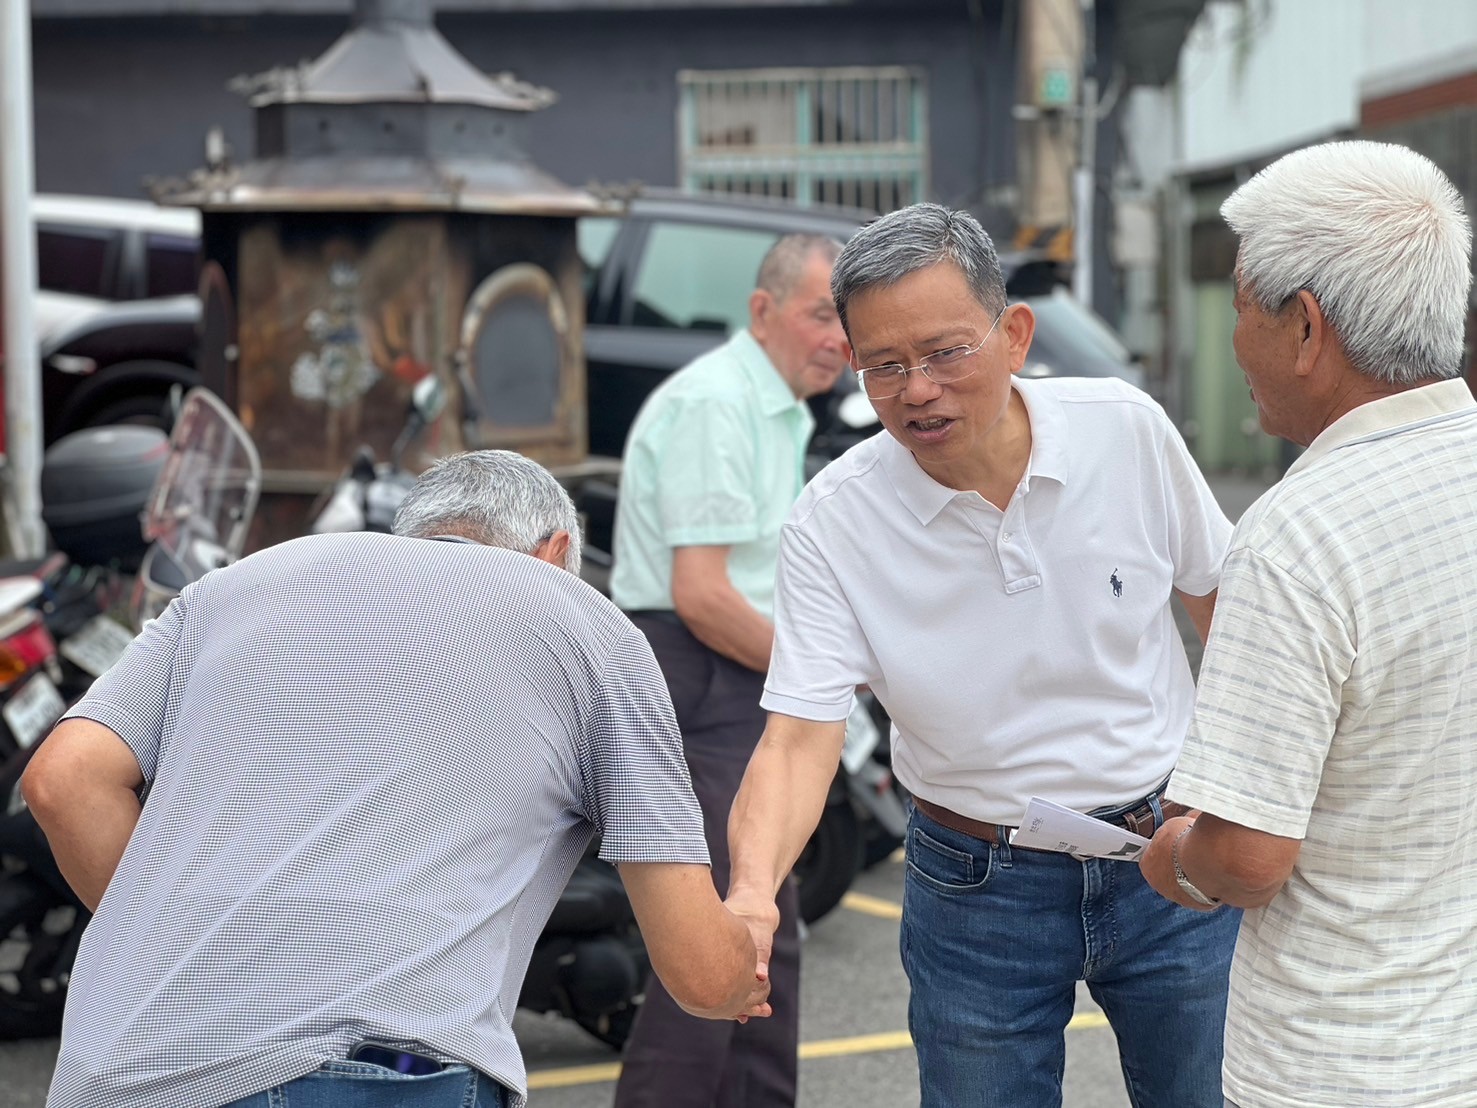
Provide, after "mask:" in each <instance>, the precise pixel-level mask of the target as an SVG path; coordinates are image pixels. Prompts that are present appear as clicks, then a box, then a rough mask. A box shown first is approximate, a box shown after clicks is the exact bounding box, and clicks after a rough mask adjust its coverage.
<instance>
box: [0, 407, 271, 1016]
mask: <svg viewBox="0 0 1477 1108" xmlns="http://www.w3.org/2000/svg"><path fill="white" fill-rule="evenodd" d="M135 431H137V432H141V433H142V434H143V435H145V436H152V438H149V439H148V441H145V439H144V438H142V437H140V438H138V439H137V441H136V442H135V441H133V440H130V438H129V435H131V434H133V433H134V432H135ZM84 436H86V438H84ZM68 439H71V440H75V441H73V442H72V443H71V444H70V445H69V446H67V449H66V451H63V455H64V456H63V459H62V464H61V465H60V470H61V472H62V473H63V474H64V477H65V479H66V482H65V487H66V488H68V489H74V488H77V489H83V490H85V489H87V488H89V487H90V488H94V489H95V488H97V487H98V485H99V483H102V484H104V485H105V486H106V482H107V481H108V480H111V481H112V483H113V486H114V487H113V488H112V490H111V491H112V492H114V493H117V492H119V491H120V490H119V487H118V482H119V480H120V479H122V480H125V481H127V480H135V481H136V479H137V478H138V476H139V474H141V473H146V474H151V475H152V477H151V481H152V488H151V489H150V491H149V492H148V494H147V495H138V496H134V495H132V492H131V490H130V489H122V493H123V494H124V495H122V496H121V497H117V496H110V497H107V498H105V499H104V503H103V504H102V505H101V507H100V508H99V507H98V506H95V505H83V507H84V508H86V510H85V511H74V512H65V511H63V512H62V513H61V515H60V517H59V521H58V519H57V517H54V518H53V519H52V520H48V526H49V527H50V529H51V531H52V535H53V538H54V539H56V541H57V542H58V545H64V546H65V547H67V550H66V552H65V553H63V554H59V555H56V556H53V557H52V558H51V559H49V560H47V561H46V562H43V563H41V564H40V565H39V566H36V567H34V568H33V569H32V570H31V572H32V576H31V577H30V578H29V581H30V583H29V584H26V585H25V586H24V589H21V588H20V587H19V586H18V585H16V583H15V582H14V581H0V612H3V613H5V615H0V631H3V630H4V629H5V628H7V627H11V626H12V625H13V626H15V628H16V631H15V633H14V635H15V637H17V638H18V639H20V641H22V642H25V643H27V644H29V646H30V649H31V654H30V655H24V654H23V653H22V651H20V650H19V649H18V650H17V651H16V652H15V657H17V658H23V657H24V658H31V659H34V660H35V661H36V664H35V665H34V666H31V667H30V668H29V669H28V670H27V671H26V672H25V673H22V674H20V675H19V676H17V677H16V678H15V680H14V681H13V682H12V684H11V685H7V686H6V690H7V691H8V690H9V689H10V688H12V687H14V688H16V689H18V690H19V692H18V693H17V697H16V698H11V697H7V704H6V706H7V707H9V704H10V703H13V702H14V701H15V700H16V699H17V698H18V697H20V696H21V695H22V694H23V693H24V690H25V689H31V688H34V687H36V685H37V682H38V679H39V680H40V681H41V682H43V684H42V685H41V686H40V687H41V688H43V689H45V688H46V686H47V685H50V686H51V692H50V693H43V694H36V693H31V694H29V695H30V697H31V698H32V703H30V704H27V705H25V706H24V707H23V708H20V709H17V710H16V711H15V712H3V711H0V714H3V715H4V716H5V722H6V724H7V727H6V729H5V733H4V737H3V739H0V743H5V744H7V745H6V746H5V749H4V751H3V754H4V755H5V756H4V760H3V764H0V798H3V802H4V808H3V812H0V1039H14V1038H25V1037H30V1036H49V1035H54V1034H56V1033H57V1031H58V1030H59V1029H60V1027H61V1018H62V1009H63V1007H64V1006H65V1003H66V990H67V984H68V979H69V976H70V973H71V968H72V964H73V962H74V961H75V959H76V955H77V949H78V946H79V944H80V943H81V940H82V933H83V931H84V930H85V929H86V926H87V923H88V920H89V919H90V918H91V916H90V915H89V913H88V912H87V910H86V908H85V907H84V906H83V905H82V903H81V902H80V901H78V900H77V898H76V897H75V895H74V894H73V893H72V890H71V888H70V887H69V886H68V885H67V882H66V881H65V879H64V878H63V877H62V875H61V872H60V870H59V869H58V868H57V865H56V862H55V860H54V859H53V857H52V855H51V849H50V847H49V845H48V844H47V842H46V837H45V835H43V834H42V832H41V829H40V828H39V827H38V826H37V825H36V821H35V819H34V818H33V817H32V816H31V813H30V811H29V810H28V809H27V807H26V803H25V800H24V798H23V797H22V796H21V793H20V778H21V774H22V773H23V772H24V770H25V767H26V765H27V763H28V762H29V760H30V758H31V757H32V756H33V755H34V753H35V751H36V750H37V749H39V748H40V746H41V745H42V743H44V741H45V738H44V736H45V735H46V734H47V733H48V732H49V731H50V729H51V727H52V725H53V724H54V723H55V721H56V719H57V718H58V717H59V716H60V715H61V714H62V712H63V711H64V710H65V705H66V704H67V703H70V702H72V701H74V700H75V699H76V698H77V697H78V696H80V695H81V694H82V693H83V692H85V691H86V689H87V687H88V686H89V685H90V684H91V682H92V681H93V680H94V679H95V678H96V677H97V676H99V675H101V674H102V673H103V672H105V671H106V670H107V668H108V667H109V666H110V665H112V663H113V662H114V661H116V660H117V658H118V657H119V656H120V655H121V654H122V652H123V650H124V649H126V648H127V645H128V643H129V642H130V641H131V640H132V637H133V632H134V631H135V630H136V629H137V628H138V627H141V626H142V623H143V621H144V620H146V619H148V618H151V617H152V616H153V615H157V614H158V613H159V612H160V611H162V610H163V608H164V605H166V604H167V603H168V602H169V599H170V598H172V597H173V595H175V594H176V593H177V592H178V591H179V590H180V589H182V588H183V587H184V585H186V584H188V583H189V582H190V581H192V580H194V579H195V578H197V577H199V576H202V575H203V574H204V573H205V572H206V571H208V570H209V569H213V568H215V567H216V566H217V565H221V564H224V563H225V562H228V561H230V560H232V559H234V558H235V557H237V556H239V555H240V553H241V550H242V548H243V546H244V544H245V540H246V527H247V524H248V523H249V521H250V518H251V514H252V511H253V510H254V507H255V502H256V492H257V489H259V487H260V479H261V477H260V464H259V463H258V462H257V461H256V451H255V448H254V447H253V446H252V444H251V440H250V439H249V438H247V437H246V434H245V432H244V431H242V430H240V426H239V424H237V423H236V421H235V417H234V416H232V415H231V414H230V412H229V411H228V410H227V409H226V408H225V406H224V405H223V404H221V403H220V401H219V400H217V399H216V398H215V397H214V395H212V394H210V393H207V392H205V391H204V390H200V389H197V390H195V391H194V392H192V393H190V394H189V396H187V397H186V398H185V400H184V403H183V405H182V406H181V407H180V409H179V413H178V416H177V419H176V423H175V430H174V434H173V436H171V438H170V439H169V441H168V445H167V453H166V454H164V455H163V456H161V455H160V452H159V451H158V450H157V449H156V448H157V447H162V446H163V445H164V442H165V440H164V437H163V435H162V434H160V433H159V432H157V431H152V430H148V429H144V428H137V429H135V428H105V429H96V430H89V431H82V432H78V433H77V434H76V435H75V436H69V437H68ZM68 439H64V440H60V441H59V442H58V443H57V444H55V446H54V447H53V449H57V448H59V447H63V445H64V444H67V443H68ZM156 439H157V441H155V440H156ZM120 444H121V446H122V447H123V448H126V449H128V450H129V451H130V455H129V456H130V457H133V458H135V459H140V458H145V457H147V460H148V464H147V465H145V466H141V467H133V468H132V471H131V472H128V473H124V474H123V475H122V477H121V478H120V467H119V466H118V464H117V458H116V454H117V451H118V450H119V449H120ZM110 455H112V457H111V459H110ZM69 459H70V461H78V460H82V461H84V462H85V464H84V465H80V466H79V465H72V464H69V461H68V460H69ZM52 463H53V458H52V454H51V451H48V455H47V463H46V464H47V466H48V467H50V466H51V465H52ZM124 468H127V467H124ZM102 470H106V471H107V474H106V476H105V477H102V478H100V477H99V476H98V473H99V471H102ZM45 489H46V481H45V479H44V477H43V497H44V496H45ZM120 504H121V505H122V506H123V507H122V514H125V515H126V516H127V517H128V518H131V520H132V521H133V523H132V527H133V531H132V533H131V534H130V532H129V530H128V529H126V528H123V527H121V526H120V525H119V524H118V521H117V520H116V518H114V517H116V516H117V515H118V514H120ZM71 507H76V505H71ZM140 508H142V509H143V517H144V518H143V528H142V533H141V534H140V532H139V530H138V527H139V524H138V518H139V517H138V512H139V510H140ZM44 514H45V512H44V510H43V515H44ZM143 539H147V540H148V541H149V542H150V543H151V545H149V546H148V548H147V550H145V549H144V542H143V541H142V540H143ZM67 554H70V555H71V557H72V558H78V559H86V560H88V561H97V562H98V563H100V564H96V565H87V566H84V565H73V564H70V563H69V561H68V558H67V556H66V555H67ZM134 566H137V568H138V577H137V579H136V581H135V583H134V586H133V588H132V590H131V596H132V599H131V601H129V600H128V598H127V596H126V595H125V594H126V593H127V592H128V591H129V590H126V589H125V587H124V582H125V574H124V572H123V570H125V569H127V568H131V567H134ZM26 580H28V579H27V578H20V579H19V581H22V582H24V581H26ZM7 589H10V590H12V591H10V592H9V593H7ZM7 595H8V596H9V597H10V598H11V599H12V601H13V602H14V603H33V602H39V603H41V607H40V608H31V609H22V608H11V607H7V606H6V604H7V600H6V597H7ZM23 598H25V599H23ZM124 606H127V607H128V609H129V612H130V616H129V621H130V625H129V626H124V625H123V624H122V623H120V622H119V620H118V619H117V618H116V612H117V610H118V609H119V608H121V607H124ZM37 620H40V621H41V622H40V623H39V624H38V623H37V622H36V621H37ZM38 627H39V630H38V629H37V628H38ZM11 642H12V637H7V638H6V639H5V640H4V642H3V643H0V655H3V652H4V650H5V649H6V648H7V647H9V646H10V644H11ZM58 643H59V645H57V644H58ZM16 664H17V665H19V662H17V663H16ZM3 665H4V662H3V661H0V666H3ZM3 695H5V693H4V692H0V696H3Z"/></svg>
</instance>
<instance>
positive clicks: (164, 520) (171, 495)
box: [143, 389, 262, 580]
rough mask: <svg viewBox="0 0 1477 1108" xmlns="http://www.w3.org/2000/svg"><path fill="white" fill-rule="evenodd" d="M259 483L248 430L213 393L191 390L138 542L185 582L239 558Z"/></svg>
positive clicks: (258, 464)
mask: <svg viewBox="0 0 1477 1108" xmlns="http://www.w3.org/2000/svg"><path fill="white" fill-rule="evenodd" d="M261 484H262V464H261V459H260V458H259V457H258V456H257V452H256V444H255V443H253V442H252V441H251V436H250V435H248V434H247V433H246V429H245V428H244V427H242V426H241V424H240V422H239V421H238V420H237V419H236V417H235V416H234V415H233V414H232V413H231V410H230V409H229V408H227V407H226V406H225V404H223V403H222V402H221V400H220V398H219V397H217V396H216V395H215V394H214V393H211V392H208V391H206V390H205V389H192V390H191V391H190V392H189V393H188V394H187V395H186V397H185V401H184V404H183V405H182V407H181V408H180V413H179V417H178V418H177V419H176V421H175V425H174V431H173V433H172V434H171V435H170V436H169V457H168V458H167V459H166V460H165V462H164V466H163V468H162V469H161V470H160V472H159V477H158V480H157V481H156V482H155V483H154V489H153V492H152V494H151V495H150V497H149V501H148V505H147V507H146V508H145V510H144V514H143V531H144V536H145V538H147V539H148V540H149V541H150V542H154V543H157V544H159V545H160V546H162V547H164V548H165V549H166V550H167V551H168V552H169V554H170V556H171V557H172V558H173V559H174V560H175V561H176V562H177V563H178V564H179V566H180V567H181V568H182V569H183V570H184V571H186V572H187V574H188V575H189V577H190V579H192V580H193V579H194V578H196V577H200V576H204V574H205V573H207V572H209V571H210V570H211V569H214V568H216V566H218V565H225V564H227V563H229V562H232V561H235V560H236V559H237V558H239V557H240V556H241V552H242V550H243V549H244V548H245V546H246V532H247V529H248V528H249V527H250V525H251V517H252V514H253V513H254V512H255V511H256V501H257V496H258V494H259V493H260V491H261Z"/></svg>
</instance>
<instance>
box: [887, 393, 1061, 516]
mask: <svg viewBox="0 0 1477 1108" xmlns="http://www.w3.org/2000/svg"><path fill="white" fill-rule="evenodd" d="M1010 387H1011V388H1013V389H1015V391H1016V392H1018V393H1020V396H1021V400H1023V401H1024V402H1025V405H1026V415H1027V417H1028V418H1029V419H1030V420H1031V457H1030V458H1029V459H1028V460H1027V462H1026V473H1025V476H1024V477H1022V478H1021V484H1022V486H1023V487H1026V488H1029V487H1030V484H1031V479H1032V478H1034V477H1044V478H1046V479H1048V480H1051V481H1056V482H1058V483H1060V484H1063V485H1065V484H1066V483H1067V474H1068V471H1069V469H1070V465H1069V463H1068V456H1067V417H1066V414H1065V413H1064V412H1063V411H1062V404H1061V401H1060V400H1058V399H1057V398H1056V397H1055V396H1052V395H1051V393H1050V392H1049V391H1048V390H1047V389H1044V388H1042V387H1041V386H1040V384H1039V383H1037V382H1035V381H1025V380H1022V379H1021V378H1019V377H1015V376H1012V377H1011V379H1010ZM881 440H882V447H881V454H882V467H883V469H884V470H886V472H887V476H888V477H889V479H891V481H892V486H893V488H895V489H896V490H897V494H898V499H899V500H901V501H902V502H903V504H904V506H905V507H907V509H908V510H909V511H910V512H912V513H913V516H914V517H915V518H916V519H917V520H918V522H919V523H921V524H923V525H924V526H927V525H928V524H930V523H932V522H933V520H934V517H936V516H937V515H938V514H939V513H940V512H941V511H943V510H944V508H945V506H946V505H947V504H948V503H949V502H950V501H951V500H953V499H954V498H955V497H956V496H975V495H978V494H977V493H974V492H973V491H962V490H959V489H951V488H949V487H948V486H947V485H941V484H939V483H938V482H937V481H935V480H934V479H933V478H932V477H930V476H929V475H928V474H927V473H926V472H924V470H923V467H922V466H920V465H919V464H918V459H916V458H914V457H913V452H912V451H911V450H909V449H908V448H907V447H905V446H903V444H902V443H900V442H898V441H897V439H895V438H893V437H892V435H891V434H890V433H889V432H887V431H883V432H882V435H881Z"/></svg>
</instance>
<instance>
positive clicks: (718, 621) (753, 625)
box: [677, 581, 774, 673]
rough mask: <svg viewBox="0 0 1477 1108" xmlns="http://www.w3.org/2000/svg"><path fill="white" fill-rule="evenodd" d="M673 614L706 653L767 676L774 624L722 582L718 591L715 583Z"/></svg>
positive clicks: (736, 591)
mask: <svg viewBox="0 0 1477 1108" xmlns="http://www.w3.org/2000/svg"><path fill="white" fill-rule="evenodd" d="M677 614H678V615H679V616H681V618H682V622H683V624H684V625H685V626H686V627H687V629H688V630H689V631H691V632H692V634H693V636H694V637H695V638H696V639H697V640H698V642H700V643H702V644H703V645H704V646H706V647H707V648H708V649H709V650H712V651H715V652H717V653H719V654H722V655H723V656H724V657H725V658H728V659H730V660H732V661H735V662H737V663H738V664H739V665H741V666H746V667H747V668H749V669H752V670H754V671H755V672H757V673H766V672H768V670H769V655H770V652H771V651H772V650H773V649H774V624H772V623H771V622H770V621H769V620H767V619H766V618H765V617H764V616H762V615H760V614H759V612H757V611H756V610H755V609H754V606H753V605H751V604H750V603H749V602H748V601H747V600H745V599H744V597H743V595H742V594H741V593H740V592H739V591H738V590H737V589H735V588H734V587H733V586H731V585H729V584H728V583H727V582H726V581H725V582H722V583H721V587H720V586H719V585H718V584H717V583H715V585H714V587H713V588H712V589H710V590H708V591H707V592H705V594H704V595H703V596H702V597H701V599H700V600H695V601H693V602H689V603H686V604H683V605H681V606H680V607H679V608H678V612H677Z"/></svg>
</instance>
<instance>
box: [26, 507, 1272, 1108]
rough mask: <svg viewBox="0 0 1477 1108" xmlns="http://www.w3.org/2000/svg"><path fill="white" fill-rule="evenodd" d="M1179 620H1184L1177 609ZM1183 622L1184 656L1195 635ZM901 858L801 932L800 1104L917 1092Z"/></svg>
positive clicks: (532, 1060) (32, 1077)
mask: <svg viewBox="0 0 1477 1108" xmlns="http://www.w3.org/2000/svg"><path fill="white" fill-rule="evenodd" d="M1211 484H1212V488H1213V489H1214V491H1215V494H1216V497H1217V499H1218V500H1219V501H1220V503H1221V506H1222V507H1223V508H1224V509H1225V511H1226V514H1227V515H1228V516H1230V517H1231V519H1232V520H1235V519H1237V518H1239V517H1240V515H1241V513H1242V512H1243V511H1244V510H1245V509H1246V508H1247V507H1248V506H1249V505H1250V504H1251V503H1252V501H1254V500H1255V499H1256V497H1257V496H1259V495H1260V494H1261V492H1262V491H1263V489H1264V488H1265V484H1264V483H1263V482H1260V481H1256V480H1245V479H1236V478H1221V479H1217V480H1214V481H1212V483H1211ZM1182 630H1186V631H1188V628H1187V626H1186V625H1185V624H1184V621H1182ZM1193 638H1194V637H1193V633H1190V634H1189V639H1188V640H1187V645H1188V646H1189V647H1190V655H1191V661H1192V662H1193V663H1195V664H1197V665H1198V662H1199V650H1198V645H1199V644H1198V642H1194V641H1193ZM902 885H903V867H902V865H901V864H900V863H899V862H897V861H895V860H889V861H884V862H882V863H881V864H880V865H878V866H877V867H875V868H874V869H872V870H870V871H869V872H867V873H865V874H863V875H861V877H860V878H859V880H858V881H857V882H856V884H855V885H854V886H853V889H852V895H851V896H850V897H849V899H848V901H847V903H846V904H845V905H844V906H843V907H841V908H839V909H837V910H836V911H835V912H833V913H832V914H831V915H829V916H827V917H826V918H825V919H823V920H821V921H819V922H818V923H817V924H816V925H815V927H813V928H812V929H811V931H810V933H809V935H808V936H807V937H806V941H805V948H804V956H803V957H804V961H803V969H802V975H803V976H802V997H801V1017H800V1018H801V1041H802V1047H801V1065H800V1105H801V1108H897V1106H899V1105H907V1104H917V1103H918V1068H917V1063H916V1061H915V1059H914V1055H913V1052H912V1049H911V1047H910V1045H909V1043H908V1038H907V1026H908V1021H907V1007H908V987H907V979H906V978H905V977H904V976H903V971H902V966H901V965H900V963H899V961H898V952H897V938H898V923H897V915H898V912H899V907H898V906H899V905H900V904H901V901H902ZM514 1030H515V1032H516V1033H517V1035H518V1040H519V1042H520V1043H521V1044H522V1047H523V1053H524V1058H525V1061H526V1064H527V1066H528V1070H529V1074H530V1085H531V1096H530V1106H531V1108H604V1106H607V1105H609V1104H610V1101H611V1093H612V1090H613V1089H614V1087H615V1085H614V1080H615V1066H616V1064H617V1063H618V1060H619V1059H618V1056H617V1055H616V1054H615V1053H614V1052H613V1051H611V1050H610V1049H609V1048H608V1047H605V1046H603V1045H602V1044H600V1043H598V1042H597V1041H595V1040H594V1039H592V1038H591V1037H589V1036H588V1035H586V1034H585V1033H584V1032H583V1031H581V1030H580V1029H579V1028H577V1027H575V1026H574V1025H573V1024H572V1023H569V1022H567V1021H562V1020H559V1019H557V1018H551V1019H546V1018H543V1017H538V1016H528V1015H520V1016H519V1017H518V1019H517V1020H515V1022H514ZM56 1047H57V1044H56V1040H54V1039H42V1040H33V1041H29V1042H19V1043H0V1108H41V1105H43V1104H44V1102H45V1095H46V1086H47V1083H48V1081H49V1079H50V1075H51V1068H52V1065H53V1063H54V1061H55V1058H56ZM1127 1105H1128V1097H1127V1095H1126V1093H1125V1092H1124V1090H1123V1080H1122V1076H1121V1073H1120V1071H1119V1068H1118V1053H1117V1048H1116V1046H1115V1044H1114V1040H1113V1034H1112V1031H1111V1030H1110V1029H1109V1028H1108V1027H1107V1025H1106V1023H1105V1021H1104V1020H1103V1017H1102V1014H1101V1013H1100V1012H1099V1011H1098V1010H1097V1008H1096V1006H1095V1005H1094V1004H1093V1003H1092V1001H1091V999H1089V998H1088V996H1087V994H1086V992H1085V990H1084V991H1082V992H1080V993H1079V996H1078V1003H1077V1014H1076V1016H1075V1017H1074V1019H1073V1023H1072V1026H1071V1027H1069V1029H1068V1031H1067V1072H1066V1077H1065V1080H1064V1085H1063V1106H1064V1108H1127Z"/></svg>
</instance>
